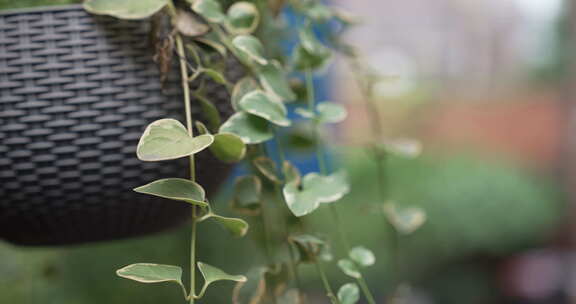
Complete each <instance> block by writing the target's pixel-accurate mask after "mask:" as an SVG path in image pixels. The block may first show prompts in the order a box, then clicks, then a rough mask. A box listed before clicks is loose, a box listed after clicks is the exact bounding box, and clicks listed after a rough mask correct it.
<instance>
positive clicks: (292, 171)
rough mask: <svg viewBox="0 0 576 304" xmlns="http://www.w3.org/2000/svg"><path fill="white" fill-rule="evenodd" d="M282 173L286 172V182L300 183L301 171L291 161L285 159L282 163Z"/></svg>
mask: <svg viewBox="0 0 576 304" xmlns="http://www.w3.org/2000/svg"><path fill="white" fill-rule="evenodd" d="M282 173H283V174H284V182H285V183H291V182H295V183H296V184H298V185H299V184H300V171H299V170H298V168H296V167H295V166H294V165H293V164H292V163H291V162H289V161H287V160H285V161H284V163H282Z"/></svg>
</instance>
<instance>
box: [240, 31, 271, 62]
mask: <svg viewBox="0 0 576 304" xmlns="http://www.w3.org/2000/svg"><path fill="white" fill-rule="evenodd" d="M232 44H233V45H234V47H235V48H236V49H237V50H238V51H239V52H240V53H241V54H242V56H244V57H245V58H248V59H249V60H250V61H251V62H255V63H257V64H259V65H265V64H267V63H268V60H266V57H265V56H264V46H262V43H261V42H260V40H258V38H256V37H254V36H251V35H240V36H236V37H235V38H234V39H233V40H232Z"/></svg>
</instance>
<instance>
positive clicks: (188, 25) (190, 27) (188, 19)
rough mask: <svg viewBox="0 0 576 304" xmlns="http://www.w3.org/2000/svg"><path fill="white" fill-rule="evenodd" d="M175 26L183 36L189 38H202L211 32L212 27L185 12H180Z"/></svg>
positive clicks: (175, 20)
mask: <svg viewBox="0 0 576 304" xmlns="http://www.w3.org/2000/svg"><path fill="white" fill-rule="evenodd" d="M174 26H175V27H176V29H178V31H179V32H180V33H181V34H182V35H185V36H189V37H197V36H202V35H204V34H206V33H208V32H209V31H210V27H209V26H208V25H207V24H206V23H204V22H202V20H200V19H199V18H198V17H197V16H195V15H193V14H191V13H189V12H185V11H178V14H177V15H176V17H175V19H174Z"/></svg>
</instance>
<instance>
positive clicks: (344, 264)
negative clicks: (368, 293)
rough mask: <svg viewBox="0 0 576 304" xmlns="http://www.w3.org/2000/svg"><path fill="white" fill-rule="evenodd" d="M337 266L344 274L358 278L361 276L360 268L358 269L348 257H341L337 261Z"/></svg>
mask: <svg viewBox="0 0 576 304" xmlns="http://www.w3.org/2000/svg"><path fill="white" fill-rule="evenodd" d="M338 267H340V269H341V270H342V272H344V273H345V274H346V275H348V276H350V277H353V278H355V279H359V278H361V277H362V274H361V273H360V270H358V266H356V264H355V263H354V262H352V261H350V260H348V259H342V260H339V261H338Z"/></svg>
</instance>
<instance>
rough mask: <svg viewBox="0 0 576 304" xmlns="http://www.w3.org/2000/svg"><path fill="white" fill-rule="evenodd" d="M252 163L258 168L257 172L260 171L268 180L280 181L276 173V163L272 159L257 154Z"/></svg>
mask: <svg viewBox="0 0 576 304" xmlns="http://www.w3.org/2000/svg"><path fill="white" fill-rule="evenodd" d="M252 163H253V164H254V166H255V167H256V169H258V172H260V173H262V175H264V177H266V178H267V179H268V180H270V181H271V182H273V183H276V184H281V183H282V180H281V179H280V177H279V176H278V175H277V174H276V172H277V168H276V163H274V161H273V160H272V159H270V158H269V157H266V156H259V157H256V158H255V159H254V160H253V161H252Z"/></svg>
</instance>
